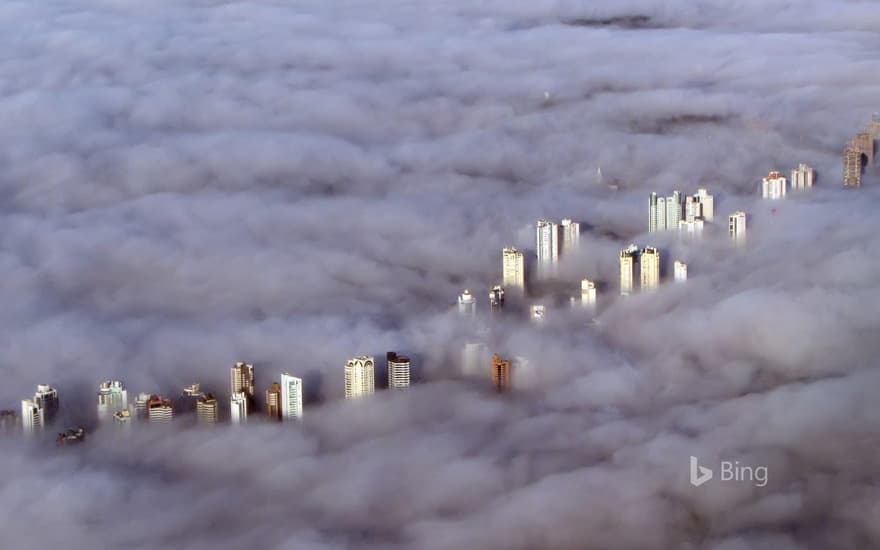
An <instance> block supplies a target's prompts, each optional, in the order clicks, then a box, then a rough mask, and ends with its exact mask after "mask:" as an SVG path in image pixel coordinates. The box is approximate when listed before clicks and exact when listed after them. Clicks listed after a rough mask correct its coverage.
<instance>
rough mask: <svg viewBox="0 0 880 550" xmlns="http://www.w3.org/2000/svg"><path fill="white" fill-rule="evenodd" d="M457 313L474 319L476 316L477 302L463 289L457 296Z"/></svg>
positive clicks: (469, 292) (468, 291)
mask: <svg viewBox="0 0 880 550" xmlns="http://www.w3.org/2000/svg"><path fill="white" fill-rule="evenodd" d="M458 313H459V314H460V315H463V316H465V317H474V316H475V315H476V314H477V300H476V298H474V295H473V294H471V291H470V290H468V289H464V292H462V293H461V294H459V296H458Z"/></svg>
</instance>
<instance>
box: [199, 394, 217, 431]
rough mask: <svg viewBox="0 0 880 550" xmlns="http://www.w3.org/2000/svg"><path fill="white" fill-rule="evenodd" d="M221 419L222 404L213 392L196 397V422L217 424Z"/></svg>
mask: <svg viewBox="0 0 880 550" xmlns="http://www.w3.org/2000/svg"><path fill="white" fill-rule="evenodd" d="M219 420H220V406H219V404H218V403H217V399H216V398H215V397H214V396H213V395H212V394H210V393H209V394H207V395H205V394H202V395H200V396H199V397H198V398H196V422H198V423H199V424H203V425H211V424H216V423H217V422H218V421H219Z"/></svg>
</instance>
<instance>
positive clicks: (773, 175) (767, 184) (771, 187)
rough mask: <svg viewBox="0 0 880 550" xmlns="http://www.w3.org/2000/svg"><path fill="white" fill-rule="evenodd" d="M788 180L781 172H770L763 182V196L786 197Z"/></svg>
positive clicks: (771, 198) (769, 197)
mask: <svg viewBox="0 0 880 550" xmlns="http://www.w3.org/2000/svg"><path fill="white" fill-rule="evenodd" d="M786 187H787V182H786V180H785V176H783V175H782V174H780V173H779V172H770V174H768V175H767V177H766V178H764V179H763V180H762V182H761V197H762V198H765V199H770V200H778V199H784V198H785V189H786Z"/></svg>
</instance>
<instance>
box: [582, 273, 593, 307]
mask: <svg viewBox="0 0 880 550" xmlns="http://www.w3.org/2000/svg"><path fill="white" fill-rule="evenodd" d="M581 305H582V306H595V305H596V283H594V282H593V281H591V280H589V279H584V280H582V281H581Z"/></svg>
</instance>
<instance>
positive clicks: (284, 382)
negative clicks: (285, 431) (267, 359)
mask: <svg viewBox="0 0 880 550" xmlns="http://www.w3.org/2000/svg"><path fill="white" fill-rule="evenodd" d="M347 377H348V371H346V390H347V389H348V378H347ZM346 397H348V393H346ZM302 415H303V381H302V378H297V377H296V376H291V375H290V374H287V373H286V372H285V373H283V374H282V375H281V418H282V419H283V420H293V419H300V418H302Z"/></svg>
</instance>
